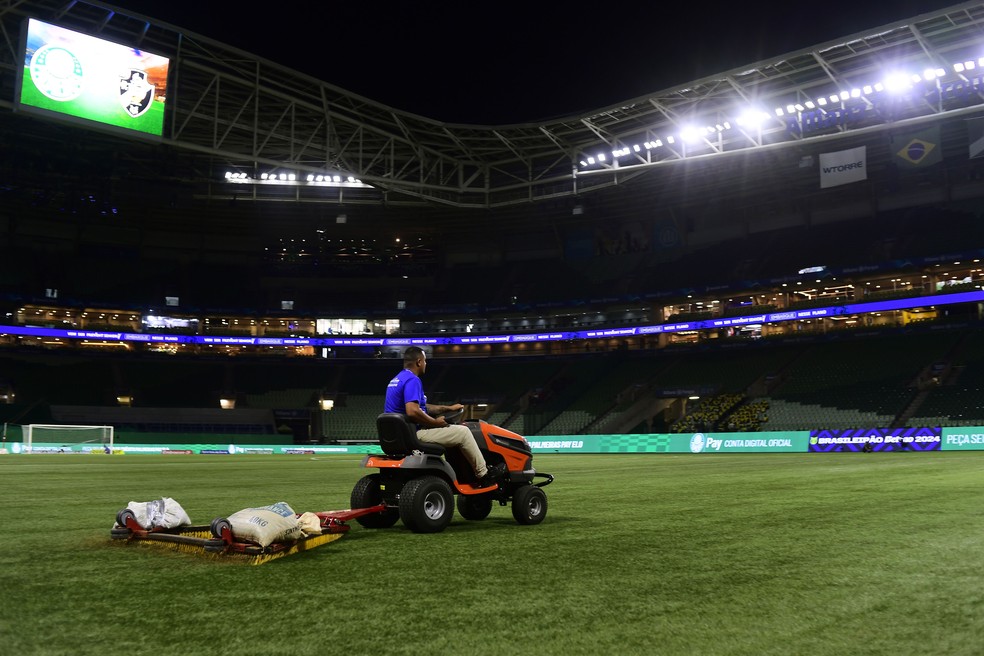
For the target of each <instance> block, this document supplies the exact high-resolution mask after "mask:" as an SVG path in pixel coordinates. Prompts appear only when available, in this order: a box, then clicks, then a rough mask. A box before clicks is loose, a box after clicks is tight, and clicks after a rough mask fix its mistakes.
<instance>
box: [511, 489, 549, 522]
mask: <svg viewBox="0 0 984 656" xmlns="http://www.w3.org/2000/svg"><path fill="white" fill-rule="evenodd" d="M512 514H513V518H515V520H516V521H517V522H519V523H520V524H528V525H529V524H539V523H540V522H542V521H543V519H544V517H546V516H547V494H546V492H544V491H543V490H542V489H540V488H539V487H537V486H536V485H523V486H521V487H520V488H518V489H517V490H516V491H515V492H514V493H513V501H512Z"/></svg>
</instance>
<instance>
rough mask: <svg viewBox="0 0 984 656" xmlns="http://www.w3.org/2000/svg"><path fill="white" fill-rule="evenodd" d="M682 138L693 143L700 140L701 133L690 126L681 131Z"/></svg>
mask: <svg viewBox="0 0 984 656" xmlns="http://www.w3.org/2000/svg"><path fill="white" fill-rule="evenodd" d="M680 138H681V139H683V140H684V141H689V142H691V143H692V142H694V141H697V140H698V139H700V133H699V132H698V131H697V128H695V127H693V126H688V127H685V128H683V129H682V130H680Z"/></svg>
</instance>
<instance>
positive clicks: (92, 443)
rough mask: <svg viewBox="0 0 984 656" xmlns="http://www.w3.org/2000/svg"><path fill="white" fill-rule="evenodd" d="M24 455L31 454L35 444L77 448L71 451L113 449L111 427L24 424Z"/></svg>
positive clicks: (22, 430) (22, 429) (22, 431)
mask: <svg viewBox="0 0 984 656" xmlns="http://www.w3.org/2000/svg"><path fill="white" fill-rule="evenodd" d="M21 433H22V438H23V446H24V453H31V452H32V451H33V450H34V445H35V444H45V445H51V444H54V445H57V446H60V447H68V448H72V447H78V449H73V450H83V451H84V450H106V451H112V449H113V433H114V432H113V427H112V426H79V425H71V424H24V425H23V426H22V427H21Z"/></svg>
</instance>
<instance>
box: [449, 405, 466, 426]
mask: <svg viewBox="0 0 984 656" xmlns="http://www.w3.org/2000/svg"><path fill="white" fill-rule="evenodd" d="M463 414H465V409H464V408H461V409H460V410H452V411H451V412H445V413H444V421H446V422H448V424H457V423H458V422H459V421H460V420H461V416H462V415H463Z"/></svg>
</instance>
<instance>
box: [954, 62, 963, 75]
mask: <svg viewBox="0 0 984 656" xmlns="http://www.w3.org/2000/svg"><path fill="white" fill-rule="evenodd" d="M953 72H954V73H963V72H964V65H963V64H961V63H960V62H957V63H956V64H954V65H953Z"/></svg>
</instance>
